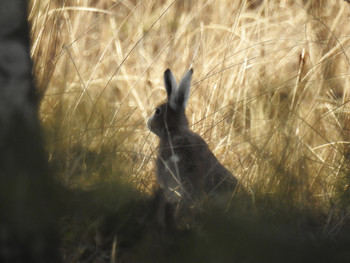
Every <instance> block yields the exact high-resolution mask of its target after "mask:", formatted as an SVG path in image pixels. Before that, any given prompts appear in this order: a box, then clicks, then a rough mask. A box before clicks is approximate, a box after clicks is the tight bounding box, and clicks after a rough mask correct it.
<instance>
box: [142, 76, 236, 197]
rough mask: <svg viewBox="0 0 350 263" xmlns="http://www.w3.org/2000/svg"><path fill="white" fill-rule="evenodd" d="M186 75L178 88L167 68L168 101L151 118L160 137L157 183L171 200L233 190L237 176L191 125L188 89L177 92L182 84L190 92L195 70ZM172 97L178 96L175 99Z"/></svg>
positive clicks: (151, 126) (151, 122) (153, 129)
mask: <svg viewBox="0 0 350 263" xmlns="http://www.w3.org/2000/svg"><path fill="white" fill-rule="evenodd" d="M187 74H188V75H187ZM187 74H186V75H187V77H186V76H185V77H184V78H183V79H182V80H181V81H180V84H179V88H178V89H177V88H176V87H174V85H175V86H176V82H175V79H174V78H173V76H172V74H171V72H170V71H169V70H167V71H166V72H165V73H164V82H165V85H166V90H167V93H168V101H167V102H166V103H164V104H162V105H160V106H158V107H157V108H156V111H155V114H154V115H153V116H152V117H151V118H150V119H149V121H148V127H149V128H150V130H151V131H152V132H154V133H155V134H156V135H158V137H159V138H160V144H159V153H158V158H157V179H158V183H159V184H160V186H161V187H162V188H163V190H164V191H165V194H166V196H167V198H168V200H171V201H175V200H179V198H180V197H182V198H185V199H188V200H193V199H195V198H196V197H198V196H199V195H201V194H203V193H205V194H208V195H211V194H213V193H214V192H217V190H219V189H220V190H223V189H225V188H226V189H227V190H233V189H234V188H235V186H236V184H237V179H236V178H235V177H234V176H233V175H232V174H231V173H230V172H229V171H228V170H227V169H226V168H225V167H224V166H223V165H221V164H220V162H219V161H218V160H217V159H216V157H215V156H214V154H213V153H212V152H211V151H210V149H209V147H208V145H207V144H206V142H205V141H204V140H203V139H202V138H201V137H200V136H199V135H197V134H196V133H194V132H192V131H191V130H190V129H189V127H188V121H187V118H186V115H185V105H186V102H187V99H188V97H186V95H184V96H183V94H186V92H183V94H177V92H178V90H180V89H181V87H182V89H183V90H184V89H188V90H187V92H188V93H187V94H189V88H190V86H189V85H190V82H189V81H190V78H191V75H192V71H191V72H190V71H189V72H188V73H187ZM186 78H187V81H186ZM188 78H189V79H188ZM184 79H185V80H184ZM172 81H173V82H172ZM184 82H186V83H185V84H184ZM183 85H188V87H187V86H186V87H184V86H183ZM171 96H176V99H174V98H172V97H171ZM172 99H173V101H176V103H177V104H176V105H175V106H174V105H173V106H171V103H170V101H171V100H172ZM174 108H175V109H174Z"/></svg>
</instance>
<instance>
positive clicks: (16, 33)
mask: <svg viewBox="0 0 350 263" xmlns="http://www.w3.org/2000/svg"><path fill="white" fill-rule="evenodd" d="M26 3H27V1H25V0H0V262H57V261H59V260H58V258H59V257H58V251H57V250H58V246H57V242H56V241H57V235H56V231H55V224H54V223H53V222H54V216H55V215H54V213H53V211H54V210H55V209H56V207H55V204H54V195H55V194H54V192H55V191H54V186H53V181H52V179H51V178H50V175H49V172H48V166H47V158H46V155H45V151H44V149H43V141H42V137H41V131H40V125H39V120H38V115H37V114H38V98H37V96H36V91H35V88H34V85H33V80H32V62H31V59H30V55H29V33H28V23H27V4H26Z"/></svg>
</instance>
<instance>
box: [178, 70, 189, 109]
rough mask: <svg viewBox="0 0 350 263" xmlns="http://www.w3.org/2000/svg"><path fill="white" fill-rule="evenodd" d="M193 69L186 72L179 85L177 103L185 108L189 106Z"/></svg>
mask: <svg viewBox="0 0 350 263" xmlns="http://www.w3.org/2000/svg"><path fill="white" fill-rule="evenodd" d="M192 73H193V69H190V70H189V71H187V72H186V74H185V76H183V78H182V79H181V81H180V83H179V87H178V89H177V94H176V100H175V104H176V107H177V108H183V109H185V108H186V106H187V101H188V98H189V97H190V88H191V79H192Z"/></svg>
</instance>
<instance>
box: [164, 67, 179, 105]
mask: <svg viewBox="0 0 350 263" xmlns="http://www.w3.org/2000/svg"><path fill="white" fill-rule="evenodd" d="M164 85H165V89H166V93H167V94H168V102H169V105H170V107H172V108H173V109H175V108H176V105H175V96H176V89H177V87H176V86H177V84H176V79H175V77H174V75H173V73H171V71H170V69H167V70H166V71H165V72H164Z"/></svg>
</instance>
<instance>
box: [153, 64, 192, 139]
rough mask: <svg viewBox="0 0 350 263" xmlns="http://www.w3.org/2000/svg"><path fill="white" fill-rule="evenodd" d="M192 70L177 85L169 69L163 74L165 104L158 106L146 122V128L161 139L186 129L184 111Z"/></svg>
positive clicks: (186, 123) (188, 94)
mask: <svg viewBox="0 0 350 263" xmlns="http://www.w3.org/2000/svg"><path fill="white" fill-rule="evenodd" d="M192 73H193V70H192V69H190V70H189V71H187V73H186V74H185V76H184V77H183V78H182V79H181V81H180V83H179V85H177V84H176V80H175V77H174V75H173V74H172V73H171V71H170V69H167V70H166V71H165V72H164V85H165V89H166V92H167V95H168V100H167V102H166V103H163V104H161V105H159V106H158V107H157V108H156V109H155V112H154V114H153V115H152V117H151V118H150V119H149V120H148V122H147V124H148V128H149V129H150V130H151V131H152V132H154V133H155V134H156V135H158V136H159V137H161V138H164V137H166V136H167V135H168V134H169V133H172V132H178V131H180V130H182V129H187V128H188V122H187V119H186V115H185V109H186V105H187V101H188V98H189V96H190V85H191V78H192Z"/></svg>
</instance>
